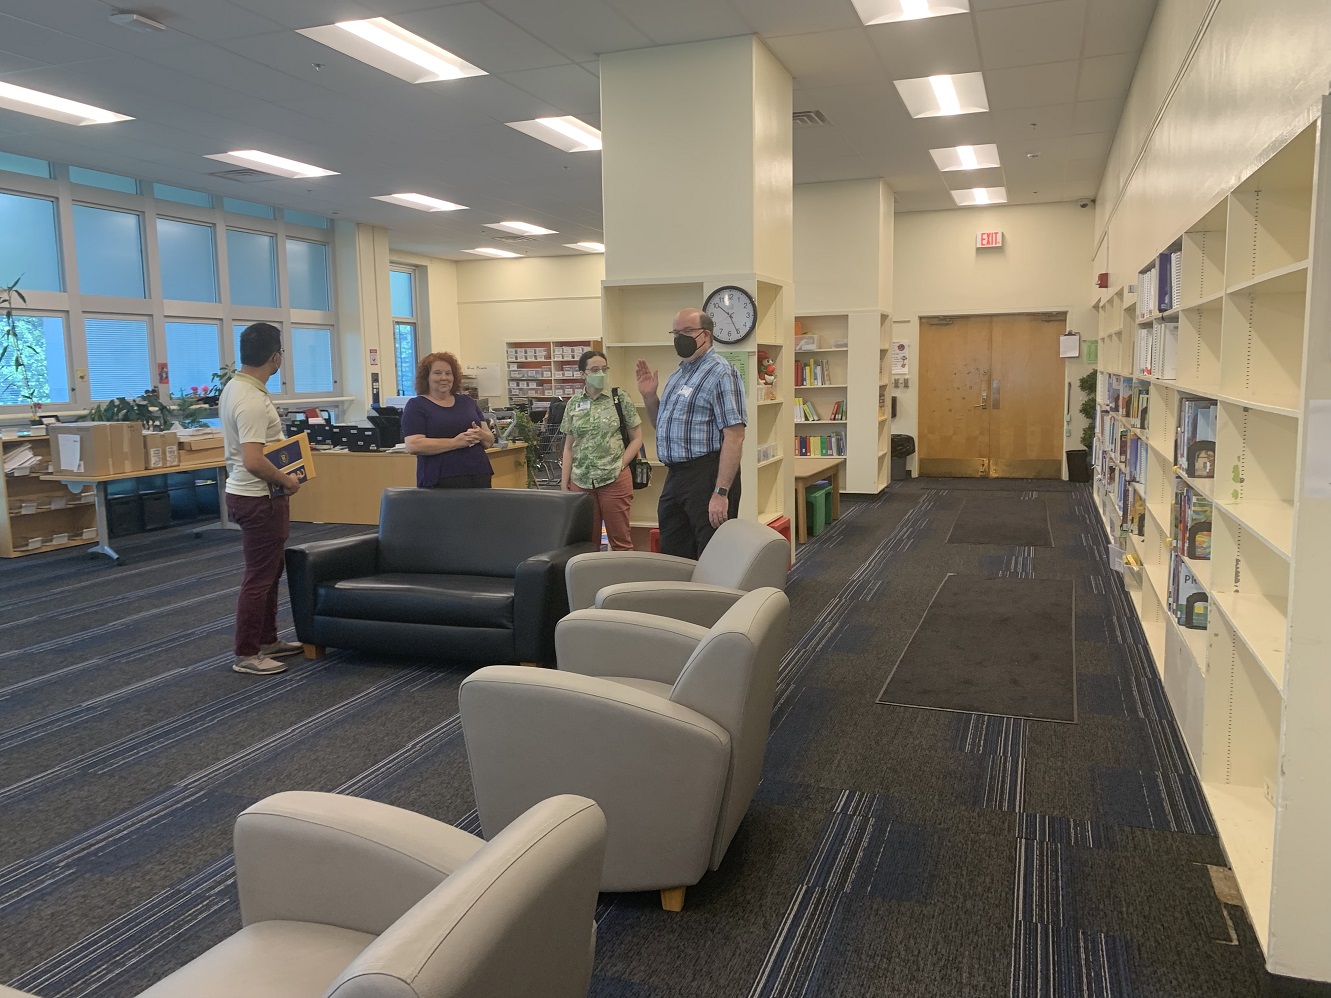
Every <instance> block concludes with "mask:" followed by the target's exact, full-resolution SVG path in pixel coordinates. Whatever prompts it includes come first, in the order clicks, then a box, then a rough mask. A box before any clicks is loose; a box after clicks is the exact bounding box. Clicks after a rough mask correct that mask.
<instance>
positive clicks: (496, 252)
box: [462, 246, 519, 258]
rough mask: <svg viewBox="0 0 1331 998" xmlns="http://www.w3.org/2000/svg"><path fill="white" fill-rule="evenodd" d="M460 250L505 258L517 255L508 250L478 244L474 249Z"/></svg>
mask: <svg viewBox="0 0 1331 998" xmlns="http://www.w3.org/2000/svg"><path fill="white" fill-rule="evenodd" d="M462 252H463V253H475V254H476V255H477V256H493V257H501V258H507V257H513V256H518V255H519V254H517V253H510V252H509V251H508V250H501V249H491V248H490V247H489V246H478V247H476V249H469V250H463V251H462Z"/></svg>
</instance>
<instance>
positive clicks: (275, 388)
mask: <svg viewBox="0 0 1331 998" xmlns="http://www.w3.org/2000/svg"><path fill="white" fill-rule="evenodd" d="M250 325H251V323H248V322H237V323H236V325H235V328H234V329H233V330H232V332H233V333H234V336H235V339H234V345H235V348H236V361H235V364H236V370H240V334H241V333H243V332H244V331H245V330H246V328H247V327H249V326H250ZM274 325H276V323H274ZM287 363H288V360H287V358H286V356H285V355H284V356H283V357H282V366H283V367H286V365H287ZM264 387H265V388H267V389H268V394H269V395H277V394H279V393H280V392H281V391H282V372H281V371H278V372H277V373H276V374H274V375H273V376H272V377H271V378H269V379H268V382H267V383H266V384H265V385H264Z"/></svg>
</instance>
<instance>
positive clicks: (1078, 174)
mask: <svg viewBox="0 0 1331 998" xmlns="http://www.w3.org/2000/svg"><path fill="white" fill-rule="evenodd" d="M1104 172H1105V161H1104V158H1103V157H1098V156H1097V157H1095V158H1092V159H1070V160H1068V173H1067V179H1068V180H1069V181H1076V180H1084V181H1086V182H1087V183H1088V184H1089V187H1088V189H1089V190H1098V189H1099V187H1100V178H1101V177H1102V176H1103V175H1104Z"/></svg>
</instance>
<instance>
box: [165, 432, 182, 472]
mask: <svg viewBox="0 0 1331 998" xmlns="http://www.w3.org/2000/svg"><path fill="white" fill-rule="evenodd" d="M162 459H163V460H164V461H165V462H166V466H167V467H168V468H175V467H177V466H179V464H180V439H179V438H178V437H177V436H176V431H175V430H167V431H166V432H165V433H163V434H162Z"/></svg>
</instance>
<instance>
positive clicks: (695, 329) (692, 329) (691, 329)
mask: <svg viewBox="0 0 1331 998" xmlns="http://www.w3.org/2000/svg"><path fill="white" fill-rule="evenodd" d="M703 332H706V330H705V329H703V327H702V326H685V327H684V328H683V329H672V330H670V335H671V337H675V336H678V335H680V334H681V333H683V334H684V335H685V336H692V335H693V334H694V333H703Z"/></svg>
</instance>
